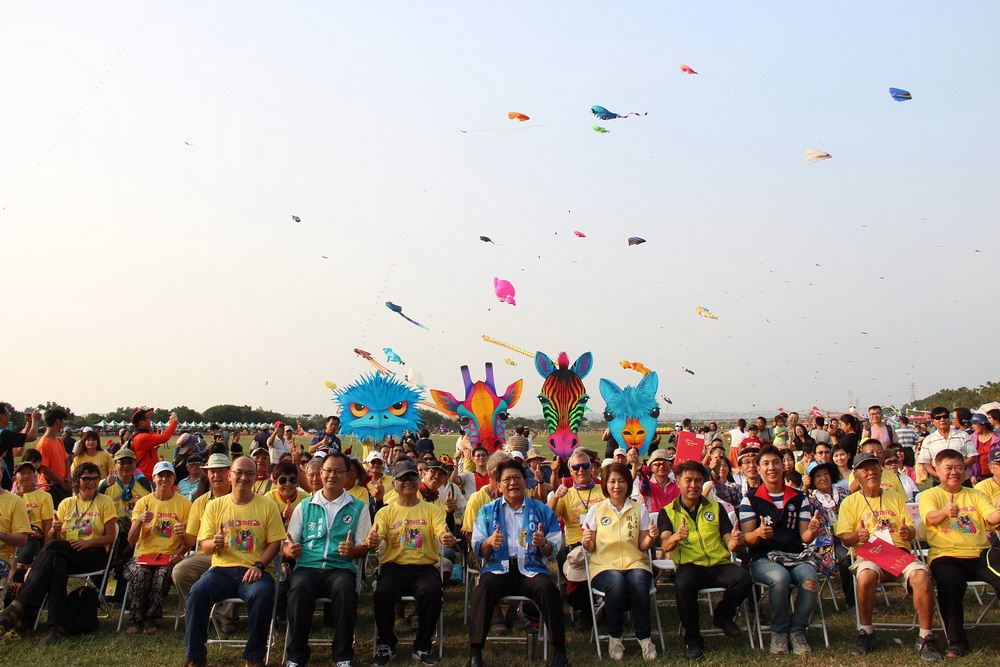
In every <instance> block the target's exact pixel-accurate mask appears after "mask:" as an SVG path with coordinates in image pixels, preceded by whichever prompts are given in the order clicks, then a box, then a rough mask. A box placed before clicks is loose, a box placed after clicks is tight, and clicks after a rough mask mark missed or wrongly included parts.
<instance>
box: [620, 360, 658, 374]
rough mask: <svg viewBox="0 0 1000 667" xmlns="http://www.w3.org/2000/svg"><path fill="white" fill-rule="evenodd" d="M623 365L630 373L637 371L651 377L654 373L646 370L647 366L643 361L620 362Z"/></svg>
mask: <svg viewBox="0 0 1000 667" xmlns="http://www.w3.org/2000/svg"><path fill="white" fill-rule="evenodd" d="M618 363H619V364H621V367H622V368H625V369H628V370H630V371H635V372H636V373H641V374H643V375H649V374H650V373H652V372H653V371H651V370H649V369H648V368H646V366H645V365H644V364H643V363H642V362H641V361H629V360H627V359H622V360H621V361H619V362H618Z"/></svg>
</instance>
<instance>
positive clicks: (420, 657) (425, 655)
mask: <svg viewBox="0 0 1000 667" xmlns="http://www.w3.org/2000/svg"><path fill="white" fill-rule="evenodd" d="M413 659H414V660H416V661H417V662H419V663H420V664H421V665H436V664H438V663H439V662H441V661H440V660H439V659H438V657H437V653H435V652H434V651H414V652H413Z"/></svg>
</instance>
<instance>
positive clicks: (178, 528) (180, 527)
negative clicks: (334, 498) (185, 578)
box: [174, 521, 187, 555]
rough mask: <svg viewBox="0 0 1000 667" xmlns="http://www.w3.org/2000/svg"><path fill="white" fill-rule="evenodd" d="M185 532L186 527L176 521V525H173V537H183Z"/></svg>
mask: <svg viewBox="0 0 1000 667" xmlns="http://www.w3.org/2000/svg"><path fill="white" fill-rule="evenodd" d="M186 531H187V526H185V525H184V524H183V523H181V522H180V521H178V522H177V523H175V524H174V535H176V536H177V537H180V536H181V535H183V534H184V533H185V532H186ZM182 555H183V554H182Z"/></svg>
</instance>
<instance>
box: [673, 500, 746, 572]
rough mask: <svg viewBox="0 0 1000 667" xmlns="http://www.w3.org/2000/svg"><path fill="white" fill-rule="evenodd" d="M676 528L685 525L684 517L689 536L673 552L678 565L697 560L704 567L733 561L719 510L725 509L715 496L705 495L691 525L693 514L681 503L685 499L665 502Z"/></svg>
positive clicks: (696, 562) (695, 562) (675, 530)
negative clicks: (723, 533) (682, 522)
mask: <svg viewBox="0 0 1000 667" xmlns="http://www.w3.org/2000/svg"><path fill="white" fill-rule="evenodd" d="M663 511H664V512H666V513H667V517H669V519H670V523H671V524H673V526H674V530H673V532H675V533H676V532H677V530H678V529H679V528H680V527H681V521H683V520H686V521H687V524H688V537H687V539H686V540H684V541H683V542H680V543H679V544H678V545H677V548H676V549H674V550H673V551H672V552H671V554H672V555H671V559H672V560H673V561H674V563H676V564H677V565H684V564H686V563H694V564H695V565H701V566H703V567H715V566H716V565H723V564H725V563H728V562H730V559H729V549H728V548H727V547H726V543H725V542H723V541H722V537H721V536H720V535H719V513H720V512H725V511H726V510H724V509H722V508H721V507H720V506H719V503H717V502H716V501H714V500H709V499H708V498H705V497H702V499H701V501H700V503H699V504H698V512H697V513H696V514H695V520H694V525H693V526H692V525H691V515H690V514H688V512H687V510H686V509H684V507H682V506H681V499H680V498H677V499H675V500H674V501H673V502H672V503H670V504H668V505H666V506H664V508H663Z"/></svg>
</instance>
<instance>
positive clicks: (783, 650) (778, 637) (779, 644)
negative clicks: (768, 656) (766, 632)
mask: <svg viewBox="0 0 1000 667" xmlns="http://www.w3.org/2000/svg"><path fill="white" fill-rule="evenodd" d="M771 653H773V654H775V655H785V654H787V653H788V635H786V634H785V633H783V632H772V633H771Z"/></svg>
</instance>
